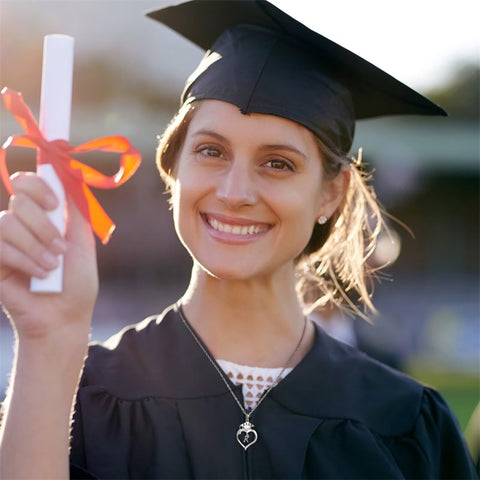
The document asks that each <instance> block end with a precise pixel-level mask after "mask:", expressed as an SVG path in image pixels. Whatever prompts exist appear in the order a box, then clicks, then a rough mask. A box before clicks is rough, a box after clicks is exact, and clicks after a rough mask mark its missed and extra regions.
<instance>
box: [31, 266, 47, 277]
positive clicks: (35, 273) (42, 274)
mask: <svg viewBox="0 0 480 480" xmlns="http://www.w3.org/2000/svg"><path fill="white" fill-rule="evenodd" d="M47 276H48V272H47V271H46V270H44V269H43V268H40V267H35V269H34V271H33V275H32V277H35V278H47Z"/></svg>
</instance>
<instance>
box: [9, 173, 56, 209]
mask: <svg viewBox="0 0 480 480" xmlns="http://www.w3.org/2000/svg"><path fill="white" fill-rule="evenodd" d="M10 181H11V185H12V190H13V193H14V195H17V194H19V193H23V194H25V195H27V196H29V197H30V198H31V199H32V200H33V201H34V202H35V203H38V205H39V206H40V207H43V208H44V209H46V210H53V209H54V208H55V207H57V205H58V200H57V197H56V196H55V193H53V191H52V189H51V188H50V187H49V186H48V185H47V184H46V183H45V181H44V180H43V179H41V178H40V177H39V176H38V175H36V174H35V173H33V172H17V173H14V174H13V175H12V176H11V177H10Z"/></svg>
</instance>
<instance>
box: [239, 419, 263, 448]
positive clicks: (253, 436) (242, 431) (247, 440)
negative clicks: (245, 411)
mask: <svg viewBox="0 0 480 480" xmlns="http://www.w3.org/2000/svg"><path fill="white" fill-rule="evenodd" d="M253 427H254V425H253V423H250V422H249V421H246V422H245V423H242V424H241V425H240V427H239V428H238V431H237V442H238V443H239V444H240V445H241V446H242V448H243V449H244V450H245V451H246V450H247V448H248V447H251V446H252V445H253V444H254V443H255V442H256V441H257V440H258V435H257V432H256V431H255V430H254V429H253Z"/></svg>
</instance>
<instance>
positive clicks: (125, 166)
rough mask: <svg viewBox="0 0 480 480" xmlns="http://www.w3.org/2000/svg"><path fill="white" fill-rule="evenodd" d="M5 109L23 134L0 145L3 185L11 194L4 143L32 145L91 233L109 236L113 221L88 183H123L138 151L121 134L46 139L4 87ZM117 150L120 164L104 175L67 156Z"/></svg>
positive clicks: (136, 161)
mask: <svg viewBox="0 0 480 480" xmlns="http://www.w3.org/2000/svg"><path fill="white" fill-rule="evenodd" d="M1 94H2V97H3V101H4V103H5V106H6V107H7V109H8V110H9V111H10V112H11V113H12V114H13V116H14V117H15V119H16V120H17V121H18V123H20V125H21V126H22V128H23V130H24V131H25V133H26V135H13V136H11V137H9V138H8V139H7V141H6V142H5V143H4V144H3V145H2V148H1V149H0V176H1V178H2V180H3V183H4V185H5V188H6V189H7V191H8V192H9V193H10V194H12V187H11V184H10V175H9V173H8V169H7V164H6V150H7V148H8V147H11V146H16V147H26V148H36V149H37V151H38V155H37V162H38V163H50V164H51V165H52V166H53V168H54V169H55V172H56V173H57V175H58V178H59V179H60V181H61V182H62V184H63V186H64V188H65V191H66V192H68V194H69V195H70V196H71V197H72V199H73V201H74V202H75V204H76V205H77V207H78V209H79V210H80V212H81V213H82V215H83V216H84V217H85V219H86V220H87V221H88V222H89V223H90V225H91V227H92V229H93V231H94V232H95V234H96V235H97V236H98V237H99V238H100V240H101V241H102V243H103V244H106V243H107V242H108V240H109V239H110V236H111V234H112V233H113V230H114V229H115V224H114V223H113V222H112V220H111V219H110V217H109V216H108V215H107V214H106V212H105V210H104V209H103V208H102V206H101V205H100V204H99V203H98V201H97V199H96V198H95V197H94V195H93V193H92V192H91V190H90V188H89V186H91V187H95V188H103V189H113V188H117V187H119V186H120V185H122V184H123V183H125V182H126V181H127V180H128V179H129V178H130V177H131V176H132V175H133V174H134V173H135V171H136V170H137V168H138V167H139V166H140V161H141V155H140V153H139V152H138V151H137V150H136V149H135V148H134V147H133V146H132V145H131V143H130V142H129V141H128V140H127V139H126V138H125V137H121V136H111V137H102V138H97V139H95V140H91V141H90V142H86V143H83V144H82V145H79V146H77V147H72V146H70V145H69V144H68V142H67V141H65V140H52V141H48V140H46V139H45V137H44V136H43V135H42V132H41V131H40V128H39V126H38V125H37V122H36V120H35V118H34V116H33V114H32V112H31V110H30V109H29V108H28V106H27V105H26V103H25V101H24V100H23V97H22V94H21V93H18V92H16V91H14V90H11V89H9V88H7V87H5V88H3V90H2V91H1ZM93 150H99V151H103V152H113V153H120V154H121V157H120V167H119V169H118V171H117V173H115V175H112V176H106V175H104V174H102V173H101V172H99V171H98V170H95V169H94V168H91V167H89V166H87V165H85V164H83V163H81V162H79V161H78V160H75V159H74V158H73V157H71V156H70V154H71V153H82V152H90V151H93Z"/></svg>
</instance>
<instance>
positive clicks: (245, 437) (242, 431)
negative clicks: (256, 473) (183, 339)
mask: <svg viewBox="0 0 480 480" xmlns="http://www.w3.org/2000/svg"><path fill="white" fill-rule="evenodd" d="M178 313H179V315H180V318H181V319H182V322H183V324H184V325H185V327H186V329H187V330H188V331H189V332H190V334H191V335H192V337H193V338H194V340H195V341H196V342H197V344H198V346H199V347H200V349H201V350H202V352H203V353H204V355H205V356H206V357H207V358H208V360H209V362H210V363H211V364H212V365H213V367H214V368H215V370H216V371H217V373H218V374H219V375H220V378H221V379H222V380H223V383H225V385H226V386H227V388H228V391H229V392H230V394H231V395H232V397H233V399H234V400H235V402H236V404H237V405H238V406H239V408H240V410H241V411H242V413H243V414H244V415H245V421H244V422H243V423H241V424H240V425H239V427H238V430H237V435H236V438H237V442H238V443H239V444H240V446H241V447H242V448H243V449H244V450H245V451H246V450H247V448H248V447H251V446H252V445H253V444H254V443H255V442H256V441H257V440H258V433H257V431H256V430H255V429H254V428H253V427H254V426H255V425H254V424H253V423H251V422H250V417H251V416H252V414H253V412H254V411H255V410H256V409H257V408H258V406H259V405H260V404H261V403H262V402H263V400H264V399H265V397H266V396H267V395H268V394H269V393H270V391H271V390H272V388H273V387H275V386H276V385H278V383H279V382H280V380H281V378H282V375H283V372H284V371H285V369H286V368H287V367H288V364H289V363H290V361H291V360H292V358H293V357H294V356H295V354H296V353H297V352H298V349H299V348H300V345H301V344H302V341H303V337H304V336H305V330H306V326H307V319H306V318H304V322H303V330H302V335H301V336H300V340H299V341H298V343H297V345H296V347H295V349H294V350H293V352H292V353H291V354H290V356H289V357H288V360H287V362H286V363H285V366H284V367H283V368H282V371H281V372H280V373H279V374H278V376H277V378H276V379H275V381H274V382H273V383H272V384H271V385H270V386H269V387H268V388H267V389H266V390H265V391H264V392H263V393H262V395H261V396H260V398H259V399H258V402H257V404H256V405H255V406H254V407H253V408H252V409H250V410H248V411H247V410H245V408H244V407H243V405H242V403H241V402H240V400H239V399H238V398H237V396H236V395H235V392H234V391H233V390H232V388H231V387H230V385H229V383H228V381H227V379H226V378H225V375H224V374H223V373H222V371H221V369H220V367H219V366H218V365H217V362H215V360H214V359H213V358H212V357H211V355H210V354H209V353H208V351H207V349H206V348H205V347H204V346H203V344H202V342H201V341H200V339H199V338H198V336H197V334H196V333H195V332H194V331H193V329H192V327H190V324H189V323H188V321H187V319H186V318H185V315H184V313H183V308H182V306H181V305H179V306H178Z"/></svg>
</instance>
